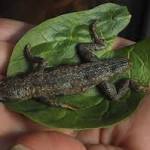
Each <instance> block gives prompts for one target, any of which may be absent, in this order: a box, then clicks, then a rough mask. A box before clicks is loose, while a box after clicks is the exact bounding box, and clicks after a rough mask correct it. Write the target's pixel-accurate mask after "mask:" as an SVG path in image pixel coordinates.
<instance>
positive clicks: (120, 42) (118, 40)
mask: <svg viewBox="0 0 150 150" xmlns="http://www.w3.org/2000/svg"><path fill="white" fill-rule="evenodd" d="M134 43H135V42H133V41H130V40H127V39H124V38H121V37H117V38H116V40H115V42H114V44H113V49H119V48H123V47H125V46H129V45H133V44H134Z"/></svg>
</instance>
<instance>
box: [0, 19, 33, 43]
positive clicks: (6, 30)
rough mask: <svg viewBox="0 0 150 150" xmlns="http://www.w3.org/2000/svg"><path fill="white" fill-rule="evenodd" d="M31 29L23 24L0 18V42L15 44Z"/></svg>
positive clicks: (28, 25)
mask: <svg viewBox="0 0 150 150" xmlns="http://www.w3.org/2000/svg"><path fill="white" fill-rule="evenodd" d="M31 27H32V25H30V24H27V23H25V22H21V21H16V20H11V19H5V18H0V33H1V34H0V41H6V42H9V43H16V42H17V41H18V39H20V37H21V36H22V35H23V34H24V33H25V32H26V31H27V30H29V29H30V28H31Z"/></svg>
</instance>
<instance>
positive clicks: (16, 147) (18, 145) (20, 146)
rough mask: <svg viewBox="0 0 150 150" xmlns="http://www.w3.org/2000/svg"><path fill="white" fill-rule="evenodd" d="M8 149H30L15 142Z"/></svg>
mask: <svg viewBox="0 0 150 150" xmlns="http://www.w3.org/2000/svg"><path fill="white" fill-rule="evenodd" d="M10 150H31V149H29V148H27V147H26V146H24V145H21V144H17V145H15V146H13V147H12V148H11V149H10Z"/></svg>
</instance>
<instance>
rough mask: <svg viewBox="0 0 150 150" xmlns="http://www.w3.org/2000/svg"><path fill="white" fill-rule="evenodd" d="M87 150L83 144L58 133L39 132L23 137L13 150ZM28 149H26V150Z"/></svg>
mask: <svg viewBox="0 0 150 150" xmlns="http://www.w3.org/2000/svg"><path fill="white" fill-rule="evenodd" d="M18 147H19V148H23V147H24V149H19V150H27V149H28V150H85V147H84V146H83V144H82V143H81V142H79V141H78V140H76V139H74V138H72V137H71V136H68V135H65V134H61V133H57V132H38V133H31V134H28V135H25V136H23V137H22V138H20V139H19V140H18V141H17V145H16V146H15V148H16V149H15V148H12V150H17V148H18ZM25 148H26V149H25Z"/></svg>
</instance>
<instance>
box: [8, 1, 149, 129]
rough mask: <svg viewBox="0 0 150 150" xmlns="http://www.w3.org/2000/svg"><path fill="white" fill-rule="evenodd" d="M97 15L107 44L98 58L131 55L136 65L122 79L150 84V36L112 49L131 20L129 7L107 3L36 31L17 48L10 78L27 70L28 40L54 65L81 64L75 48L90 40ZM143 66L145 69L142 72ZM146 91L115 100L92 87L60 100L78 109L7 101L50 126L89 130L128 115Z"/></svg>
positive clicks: (18, 44)
mask: <svg viewBox="0 0 150 150" xmlns="http://www.w3.org/2000/svg"><path fill="white" fill-rule="evenodd" d="M95 19H96V20H99V21H98V24H97V32H98V34H99V36H102V37H103V38H105V42H106V45H107V47H106V49H105V50H104V51H100V52H97V56H98V57H99V58H108V57H128V58H129V59H130V60H131V63H132V67H131V69H130V70H129V71H128V72H127V73H125V74H123V75H122V76H121V77H129V78H133V79H136V80H137V81H142V82H143V83H144V84H145V85H148V83H149V81H150V80H149V78H150V76H148V75H149V71H150V70H149V69H148V64H150V54H149V52H148V49H149V48H150V45H149V42H150V40H149V39H148V40H145V41H143V42H141V43H138V44H135V45H133V46H129V47H127V48H124V49H123V50H120V51H115V52H114V51H110V50H111V46H112V43H113V41H114V39H115V37H116V36H117V34H118V33H119V32H120V31H121V30H123V28H124V27H125V26H126V25H127V24H128V23H129V20H130V14H129V13H128V11H127V8H126V7H123V6H119V5H116V4H112V3H107V4H103V5H100V6H98V7H96V8H94V9H91V10H88V11H81V12H76V13H70V14H66V15H62V16H59V17H56V18H53V19H50V20H47V21H45V22H43V23H42V24H40V25H38V26H37V27H35V28H33V29H31V30H30V31H29V32H27V33H26V34H25V35H24V36H23V37H22V38H21V40H20V41H19V42H18V43H17V45H16V47H15V48H14V51H13V55H12V57H11V61H10V64H9V67H8V76H13V75H16V74H17V73H19V72H25V71H26V69H27V64H26V62H25V60H24V57H23V49H24V46H25V45H26V44H27V43H30V44H31V45H32V50H31V51H32V53H33V54H34V55H39V56H42V57H44V58H45V59H46V60H47V61H48V62H49V65H50V66H51V67H54V66H56V65H59V64H73V63H77V62H78V61H79V59H78V56H77V54H76V51H75V46H76V44H77V43H79V42H90V41H91V39H90V35H89V30H88V27H89V24H90V23H91V22H92V21H93V20H95ZM141 51H142V53H141ZM145 53H147V56H145ZM139 68H140V69H141V68H142V72H140V71H139ZM137 72H138V74H137ZM145 73H146V74H145ZM118 78H120V76H118V77H116V80H117V79H118ZM143 95H144V94H143V93H137V92H135V91H129V93H128V94H127V95H126V96H125V97H124V98H122V99H121V100H120V101H118V102H112V101H109V100H107V99H106V98H104V96H103V95H101V94H100V93H99V92H98V91H97V90H96V89H95V88H93V89H91V90H88V91H87V92H85V93H81V94H77V95H73V96H64V97H60V98H59V99H58V101H60V102H63V103H66V104H70V105H75V106H77V107H79V109H78V110H77V111H71V110H68V109H62V108H56V107H50V106H47V105H44V104H41V103H38V102H36V101H34V100H28V101H19V102H17V101H16V102H15V101H14V102H12V103H6V104H7V106H8V107H9V108H10V109H11V110H14V111H16V112H19V113H21V114H23V115H25V116H27V117H28V118H30V119H32V120H33V121H35V122H38V123H39V124H43V125H45V126H47V127H51V128H53V127H54V128H71V129H85V128H96V127H106V126H110V125H112V124H114V123H117V122H119V121H121V120H122V119H124V118H126V117H128V116H129V115H130V114H131V113H132V112H133V111H135V109H136V107H137V106H138V104H139V102H140V100H141V98H142V97H143Z"/></svg>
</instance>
